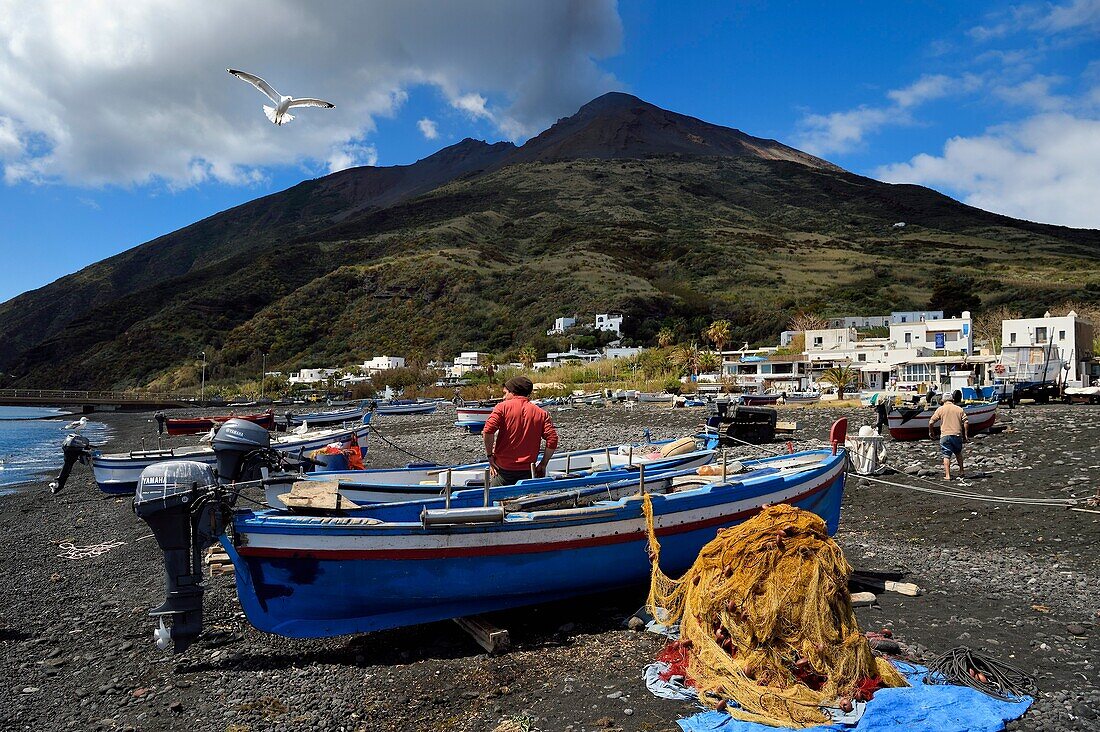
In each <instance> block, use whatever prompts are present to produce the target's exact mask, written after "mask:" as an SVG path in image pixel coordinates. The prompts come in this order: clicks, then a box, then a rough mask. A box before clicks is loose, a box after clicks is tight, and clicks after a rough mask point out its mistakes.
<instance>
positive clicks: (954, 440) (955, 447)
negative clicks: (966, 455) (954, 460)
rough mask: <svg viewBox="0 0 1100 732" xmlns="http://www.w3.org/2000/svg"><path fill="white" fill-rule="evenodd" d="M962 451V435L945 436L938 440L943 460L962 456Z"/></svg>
mask: <svg viewBox="0 0 1100 732" xmlns="http://www.w3.org/2000/svg"><path fill="white" fill-rule="evenodd" d="M962 451H963V438H962V435H947V436H946V437H941V438H940V454H941V455H943V456H944V457H945V458H949V457H951V456H952V455H962Z"/></svg>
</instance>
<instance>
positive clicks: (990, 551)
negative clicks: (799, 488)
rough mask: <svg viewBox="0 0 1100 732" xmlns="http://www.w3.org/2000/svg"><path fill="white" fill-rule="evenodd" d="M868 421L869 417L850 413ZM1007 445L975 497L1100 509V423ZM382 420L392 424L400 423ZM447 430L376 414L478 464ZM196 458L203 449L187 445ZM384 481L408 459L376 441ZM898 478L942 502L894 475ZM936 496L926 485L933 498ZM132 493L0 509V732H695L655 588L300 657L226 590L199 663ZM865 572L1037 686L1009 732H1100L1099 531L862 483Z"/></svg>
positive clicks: (129, 431)
mask: <svg viewBox="0 0 1100 732" xmlns="http://www.w3.org/2000/svg"><path fill="white" fill-rule="evenodd" d="M838 414H839V412H838V411H836V410H829V409H818V408H812V409H807V408H803V409H798V408H791V409H788V410H785V412H784V415H783V418H792V419H797V421H798V422H799V426H800V430H799V433H798V434H799V438H800V440H799V441H798V442H797V443H796V447H799V446H803V445H807V444H808V443H810V442H811V441H813V440H819V439H823V438H824V436H825V433H826V430H827V427H828V424H829V423H830V422H831V421H832V419H834V418H835V417H836V416H838ZM847 414H849V416H853V417H855V418H856V419H855V420H854V424H853V427H852V430H851V431H852V432H854V431H855V428H856V427H857V426H858V424H859V423H860V422H861V421H866V422H870V421H871V418H872V415H871V413H870V411H869V410H860V411H858V412H857V411H856V410H848V412H847ZM553 415H554V418H555V421H556V422H557V423H558V425H559V428H560V430H561V432H562V435H563V437H564V439H565V440H566V444H567V446H568V447H572V448H582V447H589V446H595V445H601V444H606V443H608V442H617V441H623V440H628V439H638V438H639V437H640V434H641V430H642V428H643V427H647V426H648V427H650V428H652V429H653V436H654V437H660V436H674V435H678V434H681V433H684V432H687V431H688V430H689V429H690V428H692V427H694V426H695V425H697V424H698V423H699V422H700V421H701V420H702V418H703V417H702V412H701V411H700V410H690V411H686V410H679V411H675V412H673V411H672V410H669V409H667V408H664V407H639V408H638V409H636V410H634V411H632V412H628V411H626V410H625V409H623V408H622V407H609V408H607V409H595V408H590V407H582V408H578V409H575V410H569V411H560V412H557V411H555V412H553ZM1003 415H1004V416H1005V417H1007V418H1009V419H1011V420H1012V426H1011V429H1010V430H1009V431H1007V432H1005V433H1002V434H1000V435H993V436H990V437H988V438H983V439H981V440H976V441H974V442H973V443H972V444H971V455H972V457H973V458H977V460H976V461H972V470H981V471H985V472H987V473H988V474H989V475H988V477H985V478H979V479H975V480H973V481H972V483H971V488H973V489H975V490H979V491H985V492H988V493H990V494H997V495H1018V496H1031V497H1065V496H1067V495H1089V494H1092V493H1094V492H1095V491H1096V489H1097V485H1098V480H1100V409H1098V408H1096V407H1087V406H1072V407H1063V406H1051V407H1022V408H1019V409H1017V410H1015V411H1013V412H1003ZM102 417H103V419H104V420H105V421H107V422H109V423H110V424H111V425H112V426H113V427H114V428H115V434H116V437H115V439H114V442H113V443H112V444H111V445H109V446H108V449H111V450H113V449H127V448H130V447H133V446H135V445H137V443H138V440H139V439H140V437H142V436H145V437H146V438H148V439H149V440H151V441H154V442H155V433H156V425H155V423H154V422H153V420H152V415H151V414H142V415H124V414H116V415H111V414H107V415H102ZM383 419H386V421H382V420H383ZM452 421H453V414H452V413H451V412H450V411H449V410H445V411H442V412H440V413H438V414H436V415H434V416H432V417H391V418H388V419H387V418H379V423H378V426H379V428H380V429H381V431H382V433H383V434H385V435H386V436H387V437H391V438H394V440H395V442H396V443H397V444H400V445H401V446H403V447H405V448H406V449H408V450H410V451H411V452H413V453H415V454H417V455H423V456H424V457H430V458H433V459H435V460H439V461H467V460H472V459H476V458H477V457H478V455H480V452H481V441H480V438H478V437H471V436H462V435H460V434H458V433H457V432H455V431H454V430H453V429H452V428H451V427H450V423H451V422H452ZM174 439H175V440H176V441H178V442H182V441H191V440H193V438H174ZM371 444H372V448H371V449H372V452H371V456H370V460H369V463H370V464H373V465H389V464H402V463H403V462H408V460H409V458H408V457H407V456H405V455H402V454H401V453H399V452H398V451H396V450H394V449H392V448H390V447H388V446H387V445H385V444H384V443H382V442H381V441H380V440H378V439H375V438H374V437H372V440H371ZM889 449H890V450H891V454H890V462H891V463H892V464H893V465H896V466H898V467H900V468H906V467H908V468H910V469H911V470H913V469H918V468H924V469H926V470H934V471H936V472H934V473H932V476H938V475H939V470H940V468H939V459H938V456H937V455H936V449H935V446H934V445H933V444H932V443H930V442H921V443H908V444H902V443H890V444H889ZM889 479H890V480H894V481H896V482H899V483H908V484H915V485H916V484H919V485H924V486H933V485H935V484H940V485H942V482H941V481H940V480H939V479H938V478H936V477H930V478H926V479H922V478H920V476H910V475H904V474H899V475H895V476H892V477H890V478H889ZM929 481H931V482H929ZM148 533H149V532H148V530H147V529H146V527H145V525H144V524H143V523H142V522H141V521H139V520H138V519H137V518H136V517H135V516H134V515H133V513H132V512H131V510H130V502H129V499H113V498H104V497H103V496H102V495H101V494H100V493H99V492H98V491H96V490H95V487H94V484H93V481H92V479H91V474H90V471H89V470H88V469H86V468H80V467H78V468H77V473H76V476H75V479H74V480H73V481H72V482H71V483H70V486H69V488H68V489H67V490H66V491H65V492H64V493H62V494H61V495H60V496H57V497H51V496H50V495H49V494H48V491H47V489H46V484H45V481H43V483H42V484H41V485H39V486H36V487H35V488H34V489H33V490H32V489H27V490H22V491H21V492H19V493H18V494H16V495H12V496H5V497H2V498H0V537H2V538H0V542H2V546H3V552H2V555H0V576H2V577H3V578H4V580H5V587H4V599H3V601H2V602H0V608H2V610H0V628H2V630H0V656H2V661H0V664H2V665H0V668H2V676H3V679H4V686H3V688H2V690H0V729H4V730H16V729H30V730H55V729H56V730H67V729H75V730H92V729H108V730H109V729H143V730H187V731H188V732H200V731H205V730H218V731H219V732H220V731H222V730H232V732H245V731H246V730H257V731H258V730H298V729H303V730H304V729H320V730H402V731H405V730H492V729H494V728H496V727H497V726H498V725H500V724H501V722H502V721H508V720H511V721H512V722H514V723H515V726H514V727H513V729H539V730H544V731H549V730H568V731H571V732H580V730H594V729H622V730H677V729H678V727H676V725H675V719H676V718H677V717H679V716H684V715H687V714H691V713H693V711H694V708H693V707H692V706H690V705H688V704H684V703H678V702H669V701H664V700H660V699H656V698H653V697H652V696H650V694H649V693H648V692H647V691H646V689H645V687H644V685H643V683H642V682H641V679H640V674H641V671H642V667H643V666H644V665H645V664H646V663H648V662H649V661H650V660H651V659H652V657H653V656H654V655H655V654H656V653H657V651H658V650H659V649H660V647H661V640H660V639H659V638H657V637H654V636H651V635H649V634H645V633H635V632H632V631H629V630H626V629H625V628H624V621H625V620H626V619H627V618H628V617H629V616H630V615H631V614H632V613H633V611H634V610H635V609H636V608H637V607H638V606H639V605H640V604H641V602H642V600H643V599H644V596H645V588H644V587H638V588H636V589H634V590H630V591H623V592H616V593H611V594H606V595H601V596H597V597H591V598H585V599H583V600H574V601H570V602H565V603H559V604H554V605H545V606H541V607H537V608H530V609H525V610H519V611H513V612H509V613H500V614H497V615H495V616H493V618H492V619H493V620H494V621H495V622H496V623H497V624H498V625H500V626H502V627H506V628H508V629H509V630H510V631H511V634H512V638H513V642H514V644H515V650H513V651H512V652H511V653H509V654H507V655H504V656H501V657H493V658H491V657H488V656H486V655H485V654H484V653H482V652H481V650H480V648H479V647H478V646H476V645H475V644H474V643H473V642H472V641H471V640H470V639H469V638H468V637H467V636H465V635H464V634H463V632H462V631H461V630H459V629H458V628H457V626H455V625H454V624H452V623H436V624H432V625H427V626H420V627H415V628H407V629H402V630H396V631H388V632H380V633H373V634H369V635H364V636H358V637H350V638H336V639H329V640H320V641H291V640H287V639H282V638H278V637H274V636H269V635H264V634H261V633H259V632H257V631H255V630H253V629H252V628H250V627H249V626H248V625H247V623H246V622H245V621H244V620H243V617H242V616H241V614H240V612H239V609H238V607H237V605H236V603H235V592H234V588H233V585H232V579H231V576H228V575H226V576H217V577H214V578H212V579H211V580H210V581H209V583H208V584H209V587H210V588H211V589H210V591H209V592H208V593H207V600H206V610H207V626H206V627H207V633H206V634H205V635H204V636H203V637H202V638H201V639H200V641H199V642H198V643H197V644H196V645H195V646H194V647H193V648H191V649H190V650H189V651H188V652H187V653H185V654H183V655H181V656H168V655H165V654H163V653H161V652H159V651H157V650H156V648H155V647H154V646H153V643H152V629H153V623H152V621H151V620H150V619H149V618H148V617H147V616H146V614H145V613H146V611H147V610H148V608H149V607H151V606H153V605H156V604H158V603H159V602H160V601H161V599H162V597H163V577H162V572H161V565H160V555H159V552H158V551H157V549H156V546H155V544H154V543H153V541H152V539H149V538H146V537H147V535H148ZM837 538H838V540H839V541H840V542H841V544H842V545H843V547H844V549H845V551H846V553H847V556H848V558H849V560H850V561H851V563H852V564H853V565H855V567H856V568H857V569H869V570H900V571H902V572H904V573H905V574H906V579H907V580H908V581H911V582H916V583H917V584H919V585H920V586H921V587H923V588H926V590H927V592H926V594H924V595H923V596H921V597H915V598H913V597H905V596H902V595H896V594H891V593H883V594H880V595H879V600H880V606H879V607H873V608H863V609H860V610H858V611H857V613H858V615H859V618H860V621H861V623H862V624H863V626H864V629H866V630H877V629H879V628H882V627H890V628H892V629H893V630H894V632H895V635H896V636H897V637H898V638H899V639H900V640H901V641H903V642H904V643H906V644H909V646H910V647H911V648H912V649H913V651H914V653H915V654H916V655H917V657H918V658H919V657H924V658H928V657H930V656H929V654H931V655H934V654H935V653H938V652H940V651H944V650H947V649H949V648H951V647H954V646H957V645H964V644H965V645H968V646H970V647H972V648H974V649H976V650H980V651H983V652H986V653H989V654H992V655H995V656H997V657H998V658H1000V659H1002V660H1004V661H1007V662H1009V663H1012V664H1014V665H1017V666H1019V667H1020V668H1022V669H1024V670H1025V671H1028V672H1030V673H1033V674H1035V675H1036V676H1037V677H1038V685H1039V688H1040V690H1041V694H1040V697H1039V699H1038V701H1037V703H1036V704H1035V706H1034V707H1033V708H1032V710H1031V711H1030V712H1029V713H1028V714H1027V716H1026V717H1024V719H1023V720H1022V721H1020V722H1018V723H1014V724H1012V725H1010V729H1026V730H1078V729H1100V720H1098V719H1097V714H1098V712H1100V681H1098V677H1100V669H1098V667H1100V641H1098V640H1097V634H1098V632H1100V628H1098V626H1097V623H1098V621H1100V618H1098V616H1097V615H1098V612H1100V559H1098V553H1100V515H1097V514H1090V513H1079V512H1072V511H1069V510H1066V509H1061V508H1045V507H1042V508H1041V507H1034V506H1022V505H998V504H992V503H981V502H974V501H962V500H959V499H956V498H949V497H943V496H936V495H931V494H926V493H917V492H912V491H909V490H906V489H901V488H892V487H888V486H883V485H880V484H874V483H863V482H861V481H860V480H858V479H851V480H850V481H849V484H848V489H847V494H846V498H845V506H844V514H843V517H842V520H841V530H840V532H839V534H838V535H837ZM63 541H71V542H72V543H74V544H76V545H78V546H87V545H93V544H98V543H100V542H109V541H124V542H126V543H125V544H122V545H119V546H118V547H116V548H114V549H112V550H111V551H109V552H106V553H105V554H102V555H100V556H96V557H89V558H85V559H79V560H68V559H63V558H59V557H58V556H57V555H58V554H59V553H60V550H59V549H58V546H57V545H58V543H60V542H63Z"/></svg>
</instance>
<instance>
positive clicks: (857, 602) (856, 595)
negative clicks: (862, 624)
mask: <svg viewBox="0 0 1100 732" xmlns="http://www.w3.org/2000/svg"><path fill="white" fill-rule="evenodd" d="M876 603H878V598H877V597H875V593H873V592H853V593H852V607H870V606H872V605H874V604H876Z"/></svg>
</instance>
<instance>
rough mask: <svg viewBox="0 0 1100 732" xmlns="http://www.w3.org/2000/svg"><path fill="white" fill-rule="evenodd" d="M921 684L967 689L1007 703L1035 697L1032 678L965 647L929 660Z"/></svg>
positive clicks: (1012, 667) (953, 649)
mask: <svg viewBox="0 0 1100 732" xmlns="http://www.w3.org/2000/svg"><path fill="white" fill-rule="evenodd" d="M924 683H926V684H953V685H955V686H968V687H970V688H971V689H976V690H977V691H980V692H982V693H983V694H987V695H989V696H991V697H993V698H994V699H1000V700H1001V701H1007V702H1018V701H1020V699H1021V698H1022V697H1024V696H1028V695H1034V694H1035V678H1034V677H1032V676H1030V675H1029V674H1026V673H1024V672H1023V671H1021V670H1020V669H1018V668H1016V667H1015V666H1010V665H1009V664H1007V663H1004V662H1002V661H998V660H997V659H995V658H991V657H989V656H986V655H983V654H980V653H976V652H974V651H972V650H970V649H969V648H967V647H966V646H959V647H958V648H952V649H951V650H950V651H947V652H946V653H941V654H940V655H938V656H936V657H935V658H934V659H932V662H931V663H929V664H928V675H926V676H925V677H924Z"/></svg>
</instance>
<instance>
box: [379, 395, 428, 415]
mask: <svg viewBox="0 0 1100 732" xmlns="http://www.w3.org/2000/svg"><path fill="white" fill-rule="evenodd" d="M438 405H439V403H438V402H435V401H430V402H419V401H417V400H415V399H406V400H393V401H389V402H379V403H378V405H377V406H376V407H375V408H374V413H375V414H388V415H394V414H432V413H434V412H435V408H436V407H437V406H438Z"/></svg>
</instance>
